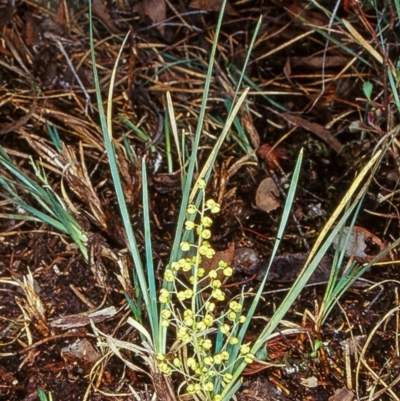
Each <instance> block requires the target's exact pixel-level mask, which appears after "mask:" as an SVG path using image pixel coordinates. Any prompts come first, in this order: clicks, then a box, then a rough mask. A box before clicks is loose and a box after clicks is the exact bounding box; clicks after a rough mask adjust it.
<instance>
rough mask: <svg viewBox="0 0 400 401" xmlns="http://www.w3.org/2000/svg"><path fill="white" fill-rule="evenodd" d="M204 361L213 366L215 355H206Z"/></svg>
mask: <svg viewBox="0 0 400 401" xmlns="http://www.w3.org/2000/svg"><path fill="white" fill-rule="evenodd" d="M203 362H204V363H205V364H206V365H208V366H211V365H212V364H213V362H214V360H213V357H212V356H206V357H205V358H204V359H203Z"/></svg>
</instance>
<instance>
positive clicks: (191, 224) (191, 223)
mask: <svg viewBox="0 0 400 401" xmlns="http://www.w3.org/2000/svg"><path fill="white" fill-rule="evenodd" d="M194 227H195V224H194V221H192V220H187V221H185V228H186V230H193V228H194Z"/></svg>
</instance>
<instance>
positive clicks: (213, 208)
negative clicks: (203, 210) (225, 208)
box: [210, 203, 221, 214]
mask: <svg viewBox="0 0 400 401" xmlns="http://www.w3.org/2000/svg"><path fill="white" fill-rule="evenodd" d="M220 211H221V206H220V204H219V203H215V205H214V207H212V208H211V209H210V212H211V213H213V214H217V213H219V212H220Z"/></svg>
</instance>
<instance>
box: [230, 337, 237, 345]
mask: <svg viewBox="0 0 400 401" xmlns="http://www.w3.org/2000/svg"><path fill="white" fill-rule="evenodd" d="M238 342H239V339H238V338H237V337H231V338H230V339H229V344H230V345H236V344H237V343H238Z"/></svg>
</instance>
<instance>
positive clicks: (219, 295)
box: [211, 288, 225, 301]
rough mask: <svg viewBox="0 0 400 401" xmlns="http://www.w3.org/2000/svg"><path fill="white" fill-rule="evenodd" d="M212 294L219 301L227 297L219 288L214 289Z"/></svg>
mask: <svg viewBox="0 0 400 401" xmlns="http://www.w3.org/2000/svg"><path fill="white" fill-rule="evenodd" d="M211 295H212V296H213V297H214V298H215V299H217V300H218V301H223V300H224V299H225V293H223V292H222V291H221V290H220V289H219V288H215V289H214V290H212V293H211Z"/></svg>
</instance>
